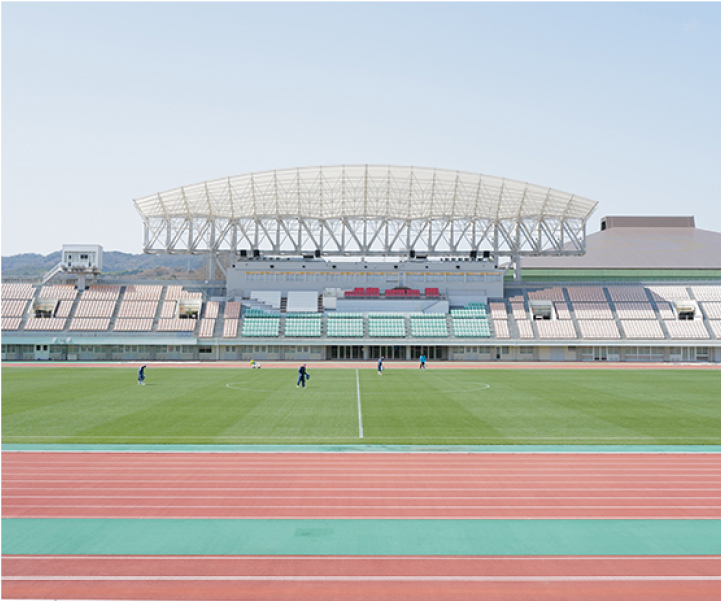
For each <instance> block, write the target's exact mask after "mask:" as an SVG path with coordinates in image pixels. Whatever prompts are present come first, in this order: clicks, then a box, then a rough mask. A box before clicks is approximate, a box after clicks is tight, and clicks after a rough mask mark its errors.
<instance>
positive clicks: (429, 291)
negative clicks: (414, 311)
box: [424, 288, 441, 298]
mask: <svg viewBox="0 0 721 601" xmlns="http://www.w3.org/2000/svg"><path fill="white" fill-rule="evenodd" d="M424 294H425V296H426V297H427V298H437V297H439V296H440V295H441V291H440V290H439V289H438V288H426V289H425V292H424Z"/></svg>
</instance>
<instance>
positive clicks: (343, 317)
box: [326, 313, 363, 338]
mask: <svg viewBox="0 0 721 601" xmlns="http://www.w3.org/2000/svg"><path fill="white" fill-rule="evenodd" d="M326 335H327V336H328V337H329V338H362V337H363V314H362V313H331V314H330V315H328V321H327V323H326Z"/></svg>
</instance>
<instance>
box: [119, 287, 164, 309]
mask: <svg viewBox="0 0 721 601" xmlns="http://www.w3.org/2000/svg"><path fill="white" fill-rule="evenodd" d="M162 293H163V287H162V286H146V285H142V286H126V287H125V294H123V302H125V301H154V302H155V303H156V304H157V302H158V301H159V300H160V295H161V294H162Z"/></svg>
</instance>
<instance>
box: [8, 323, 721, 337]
mask: <svg viewBox="0 0 721 601" xmlns="http://www.w3.org/2000/svg"><path fill="white" fill-rule="evenodd" d="M707 323H708V325H709V327H710V328H711V331H712V332H713V333H714V336H716V338H721V321H709V322H707ZM3 329H4V328H3Z"/></svg>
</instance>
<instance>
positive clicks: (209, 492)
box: [2, 452, 721, 519]
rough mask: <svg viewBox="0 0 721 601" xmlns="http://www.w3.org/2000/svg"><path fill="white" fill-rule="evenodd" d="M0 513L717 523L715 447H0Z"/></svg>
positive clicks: (720, 515)
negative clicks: (462, 450)
mask: <svg viewBox="0 0 721 601" xmlns="http://www.w3.org/2000/svg"><path fill="white" fill-rule="evenodd" d="M2 484H3V494H2V501H3V506H2V515H3V517H4V518H113V519H123V518H136V519H138V518H176V519H189V518H192V519H218V518H222V519H249V518H253V519H333V518H335V519H365V518H371V519H409V518H412V519H434V518H442V519H529V518H530V519H578V518H584V519H632V518H636V519H639V518H641V519H650V518H654V519H721V455H718V454H708V455H706V454H693V455H681V454H678V455H671V454H643V453H638V454H631V453H629V454H569V453H559V454H552V453H551V454H518V453H509V454H493V455H485V454H465V455H461V454H445V453H423V454H402V453H388V454H385V453H374V454H343V453H272V454H270V453H7V452H6V453H3V474H2Z"/></svg>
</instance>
